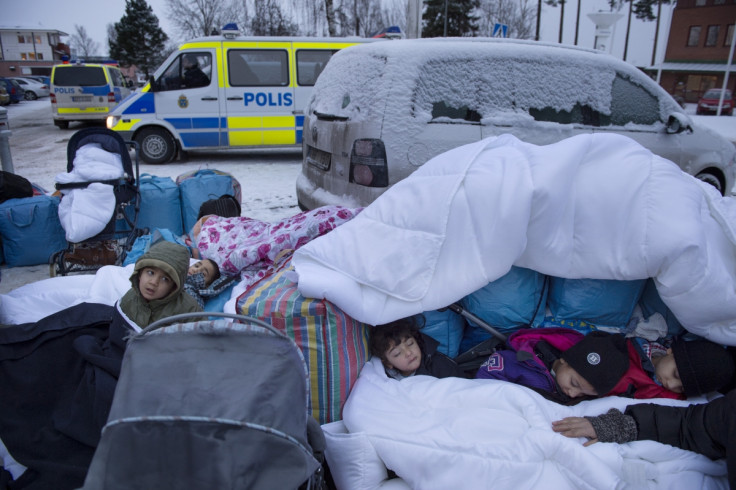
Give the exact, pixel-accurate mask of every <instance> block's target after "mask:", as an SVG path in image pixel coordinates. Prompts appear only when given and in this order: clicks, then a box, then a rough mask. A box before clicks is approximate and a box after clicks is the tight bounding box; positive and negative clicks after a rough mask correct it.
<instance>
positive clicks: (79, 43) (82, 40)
mask: <svg viewBox="0 0 736 490" xmlns="http://www.w3.org/2000/svg"><path fill="white" fill-rule="evenodd" d="M74 30H75V31H76V32H75V33H74V34H72V35H71V36H70V37H69V47H71V49H72V51H74V52H75V53H76V54H77V57H83V58H89V57H90V56H96V55H97V54H98V51H99V50H100V44H99V43H98V42H96V41H94V40H93V39H92V38H91V37H89V35H87V29H85V28H84V26H80V25H78V24H74Z"/></svg>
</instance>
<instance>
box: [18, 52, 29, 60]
mask: <svg viewBox="0 0 736 490" xmlns="http://www.w3.org/2000/svg"><path fill="white" fill-rule="evenodd" d="M20 59H22V60H23V61H26V60H28V58H27V57H26V54H25V53H21V54H20Z"/></svg>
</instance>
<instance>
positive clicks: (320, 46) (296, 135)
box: [107, 26, 385, 163]
mask: <svg viewBox="0 0 736 490" xmlns="http://www.w3.org/2000/svg"><path fill="white" fill-rule="evenodd" d="M222 32H223V34H222V35H220V36H209V37H203V38H199V39H195V40H192V41H188V42H186V43H184V44H182V45H181V46H180V47H179V49H178V50H177V51H175V52H174V53H172V54H171V55H170V56H169V58H168V59H167V60H166V61H164V63H163V64H162V65H161V66H160V67H159V68H158V69H157V70H156V71H155V72H154V74H153V76H152V77H151V79H150V80H149V83H148V84H147V85H146V86H145V87H143V88H142V89H141V90H140V92H136V93H135V94H133V95H132V96H131V97H130V98H128V99H127V100H125V101H124V102H123V103H122V104H120V105H119V106H118V107H116V108H115V110H114V111H113V112H112V113H111V114H110V116H109V117H108V118H107V127H108V128H110V129H112V130H114V131H117V132H119V133H121V135H122V136H123V138H124V139H126V140H134V141H136V142H137V143H138V145H139V148H140V156H141V158H142V159H143V161H145V162H147V163H166V162H169V161H171V160H172V159H173V158H174V157H175V156H176V154H177V151H178V150H179V149H181V150H215V149H232V148H255V147H264V146H272V147H276V146H293V145H301V142H302V127H303V124H304V108H305V106H306V105H307V100H308V98H309V97H310V96H311V94H312V87H313V86H314V82H315V81H316V80H317V77H318V76H319V74H320V72H321V71H322V69H323V68H324V67H325V65H326V64H327V62H328V61H329V59H330V57H331V56H332V55H333V54H334V53H335V52H337V51H338V50H340V49H342V48H346V47H348V46H351V45H354V44H358V43H364V42H369V41H380V40H378V39H365V38H358V37H355V38H310V37H301V38H299V37H243V36H240V33H239V32H238V31H237V27H234V26H226V27H225V28H223V30H222ZM383 42H385V41H383Z"/></svg>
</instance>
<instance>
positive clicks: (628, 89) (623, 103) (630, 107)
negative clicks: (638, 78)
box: [610, 74, 660, 126]
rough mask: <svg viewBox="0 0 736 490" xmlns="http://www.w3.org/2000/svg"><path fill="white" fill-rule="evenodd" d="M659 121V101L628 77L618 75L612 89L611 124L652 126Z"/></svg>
mask: <svg viewBox="0 0 736 490" xmlns="http://www.w3.org/2000/svg"><path fill="white" fill-rule="evenodd" d="M659 121H660V118H659V99H658V98H657V97H656V96H655V95H653V94H652V93H650V92H649V91H648V90H647V89H645V88H644V87H642V86H641V85H640V84H638V83H636V82H635V81H633V80H631V79H630V78H629V77H627V76H626V75H621V74H618V75H617V76H616V78H615V79H614V81H613V87H612V88H611V122H610V124H611V125H612V126H625V125H626V124H629V123H633V124H645V125H651V124H655V123H657V122H659Z"/></svg>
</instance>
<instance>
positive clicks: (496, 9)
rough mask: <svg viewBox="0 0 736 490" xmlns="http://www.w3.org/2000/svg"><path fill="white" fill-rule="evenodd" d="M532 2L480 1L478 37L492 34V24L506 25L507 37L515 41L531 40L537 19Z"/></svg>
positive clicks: (525, 0)
mask: <svg viewBox="0 0 736 490" xmlns="http://www.w3.org/2000/svg"><path fill="white" fill-rule="evenodd" d="M535 10H536V6H535V3H534V0H481V2H480V7H479V8H478V11H479V15H478V17H479V20H478V35H479V36H490V35H492V34H493V26H494V24H496V23H498V24H506V25H507V26H508V29H509V32H508V36H509V37H512V38H516V39H532V38H533V37H534V24H535V22H536V19H537V14H536V12H535Z"/></svg>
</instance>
